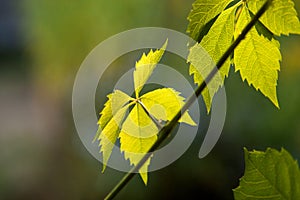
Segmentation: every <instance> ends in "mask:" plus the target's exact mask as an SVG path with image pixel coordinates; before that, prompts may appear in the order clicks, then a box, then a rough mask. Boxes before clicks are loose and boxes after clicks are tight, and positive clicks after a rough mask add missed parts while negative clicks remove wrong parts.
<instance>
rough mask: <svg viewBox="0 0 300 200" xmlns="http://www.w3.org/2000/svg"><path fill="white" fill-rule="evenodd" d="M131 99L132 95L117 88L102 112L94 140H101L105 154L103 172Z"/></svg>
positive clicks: (101, 147) (100, 144)
mask: <svg viewBox="0 0 300 200" xmlns="http://www.w3.org/2000/svg"><path fill="white" fill-rule="evenodd" d="M130 100H131V97H129V96H128V95H127V94H125V93H123V92H122V91H120V90H115V91H114V92H113V93H112V94H109V95H108V101H107V102H106V103H105V105H104V108H103V110H102V111H101V113H100V114H101V117H100V119H99V121H98V124H99V128H98V131H97V134H96V136H95V138H94V141H95V140H96V139H97V140H99V141H100V143H99V146H100V152H102V155H103V170H102V172H103V171H104V170H105V168H106V164H107V162H108V159H109V157H110V155H111V152H112V149H113V147H114V144H115V142H116V140H117V138H118V135H119V132H120V128H121V123H122V120H123V119H124V116H125V113H126V111H127V110H128V108H129V104H127V103H128V102H129V101H130ZM126 104H127V105H126ZM100 133H101V134H100Z"/></svg>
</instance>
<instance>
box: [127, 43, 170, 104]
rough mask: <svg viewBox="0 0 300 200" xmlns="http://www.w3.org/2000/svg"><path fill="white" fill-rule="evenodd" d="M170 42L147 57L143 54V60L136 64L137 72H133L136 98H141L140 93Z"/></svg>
mask: <svg viewBox="0 0 300 200" xmlns="http://www.w3.org/2000/svg"><path fill="white" fill-rule="evenodd" d="M167 44H168V40H167V41H166V42H165V44H164V45H163V46H162V47H161V49H159V50H156V51H152V49H151V50H150V52H149V53H148V54H147V55H146V54H143V55H142V57H141V59H140V60H139V61H138V62H136V64H135V70H134V72H133V80H134V89H135V96H136V98H138V97H139V93H140V91H141V90H142V88H143V86H144V85H145V83H146V82H147V80H148V79H149V77H150V76H151V74H152V72H153V70H154V68H155V67H156V64H157V63H158V62H159V61H160V59H161V57H162V55H163V54H164V52H165V49H166V47H167Z"/></svg>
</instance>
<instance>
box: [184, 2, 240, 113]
mask: <svg viewBox="0 0 300 200" xmlns="http://www.w3.org/2000/svg"><path fill="white" fill-rule="evenodd" d="M236 8H237V6H233V7H231V8H229V9H227V10H225V11H224V12H222V13H221V14H220V15H219V17H218V18H217V20H216V21H215V23H214V24H213V25H212V27H211V29H210V31H209V32H208V34H207V35H206V36H204V38H203V39H202V41H201V42H200V44H196V45H195V46H194V47H192V48H191V49H190V54H189V56H188V62H190V63H191V65H190V70H189V71H190V75H194V82H195V83H196V84H198V85H200V84H201V83H202V82H203V80H204V79H205V78H206V77H207V76H208V74H209V73H210V72H211V71H212V69H213V68H214V67H215V63H216V62H218V60H219V59H220V58H221V56H222V55H223V54H224V52H225V51H226V50H227V49H228V48H229V46H230V44H231V42H232V39H233V33H234V14H235V11H236ZM202 48H204V49H205V50H206V52H207V53H209V55H210V56H211V58H212V60H211V58H208V57H207V56H205V55H204V54H205V52H203V49H202ZM212 61H213V62H212ZM229 69H230V60H227V61H226V62H225V64H224V66H223V67H222V68H221V69H220V70H219V72H220V73H219V74H218V75H217V76H215V77H214V78H213V79H212V81H211V82H210V83H209V84H208V86H207V87H206V88H205V89H204V90H203V92H202V96H203V100H204V102H205V104H206V107H207V112H209V111H210V108H211V102H212V97H213V96H214V94H215V93H216V92H217V90H218V89H219V87H220V86H222V85H223V82H224V78H225V77H226V76H228V73H229Z"/></svg>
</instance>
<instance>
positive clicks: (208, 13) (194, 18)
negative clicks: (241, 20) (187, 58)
mask: <svg viewBox="0 0 300 200" xmlns="http://www.w3.org/2000/svg"><path fill="white" fill-rule="evenodd" d="M230 2H232V0H196V1H195V2H194V3H193V8H192V10H191V12H190V13H189V15H188V18H187V19H188V20H189V21H190V23H189V25H188V28H187V31H186V32H187V33H189V34H190V36H191V37H192V38H193V39H194V40H196V41H197V40H198V37H199V35H200V33H201V31H202V30H203V28H204V26H205V25H206V24H207V23H208V22H209V21H210V20H212V19H213V18H215V17H216V16H217V15H218V14H220V13H221V12H222V11H223V10H224V9H225V8H226V6H227V5H228V4H229V3H230Z"/></svg>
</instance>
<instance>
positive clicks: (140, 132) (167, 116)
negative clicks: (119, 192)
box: [120, 88, 196, 184]
mask: <svg viewBox="0 0 300 200" xmlns="http://www.w3.org/2000/svg"><path fill="white" fill-rule="evenodd" d="M183 104H184V98H183V97H181V96H180V95H179V92H177V91H175V90H174V89H171V88H163V89H157V90H154V91H151V92H149V93H146V94H144V95H143V96H141V97H140V103H137V104H136V105H135V106H134V108H133V109H132V111H131V112H130V113H129V116H128V117H127V118H126V120H125V122H124V124H123V126H122V130H121V133H120V143H121V151H124V156H125V159H129V160H130V163H131V164H133V165H137V163H138V162H139V161H140V160H141V158H142V157H143V156H144V154H145V153H147V151H148V150H149V149H150V147H151V146H152V145H153V144H154V143H155V141H156V140H157V133H158V132H159V129H158V127H157V126H156V125H155V124H154V122H153V121H152V120H151V119H150V118H149V117H148V116H147V114H146V112H145V111H144V109H143V108H142V106H144V107H145V108H146V109H147V110H148V111H149V112H150V114H151V115H152V116H154V117H155V118H156V119H158V120H160V121H167V120H169V121H170V120H171V119H172V118H173V117H174V116H175V114H176V111H179V110H180V109H181V107H182V105H183ZM174 111H175V112H174ZM180 122H185V123H187V124H190V125H193V126H194V125H196V124H195V122H194V121H193V120H192V118H191V117H190V116H189V114H188V113H187V112H185V113H184V114H183V116H182V118H181V119H180ZM149 164H150V159H148V160H147V162H146V163H145V164H144V165H143V167H142V168H141V169H140V170H139V173H140V175H141V177H142V179H143V181H144V183H145V184H146V183H147V169H148V165H149Z"/></svg>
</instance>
